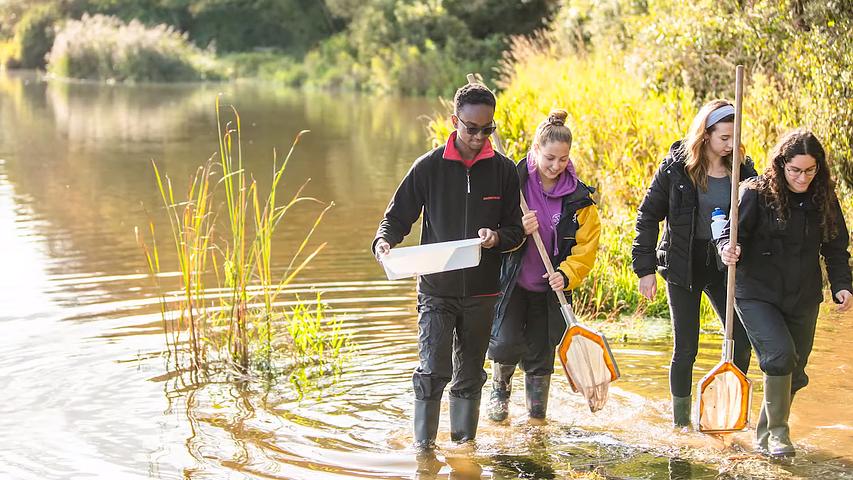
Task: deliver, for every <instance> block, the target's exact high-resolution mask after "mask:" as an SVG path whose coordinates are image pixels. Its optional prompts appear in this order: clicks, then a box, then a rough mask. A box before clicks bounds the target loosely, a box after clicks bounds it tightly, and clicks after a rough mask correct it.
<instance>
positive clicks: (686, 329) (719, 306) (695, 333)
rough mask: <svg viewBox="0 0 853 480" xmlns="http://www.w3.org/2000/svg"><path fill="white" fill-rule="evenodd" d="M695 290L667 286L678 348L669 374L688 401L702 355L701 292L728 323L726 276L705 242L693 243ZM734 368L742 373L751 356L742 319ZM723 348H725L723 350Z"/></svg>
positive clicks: (738, 325) (736, 327) (735, 332)
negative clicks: (700, 331) (700, 345)
mask: <svg viewBox="0 0 853 480" xmlns="http://www.w3.org/2000/svg"><path fill="white" fill-rule="evenodd" d="M691 261H692V262H693V272H692V274H693V290H692V291H691V290H688V289H686V288H684V287H681V286H679V285H675V284H672V283H670V282H667V283H666V294H667V298H668V299H669V314H670V317H671V318H672V329H673V336H674V339H675V344H674V346H673V350H672V362H671V364H670V370H669V390H670V392H671V393H672V395H674V396H676V397H689V396H690V394H691V391H692V389H693V364H694V363H695V362H696V354H697V353H699V304H700V301H701V299H702V292H705V295H706V296H707V297H708V300H710V301H711V305H712V306H713V307H714V311H716V312H717V316H718V318H719V319H720V321H721V322H723V323H725V321H726V273H725V272H722V271H720V270H719V268H717V259H716V253H715V252H714V249H713V245H712V244H709V242H708V241H706V240H699V241H696V242H694V243H693V258H692V259H691ZM732 337H733V339H734V342H735V348H734V364H735V365H736V366H737V367H738V368H739V369H741V371H742V372H743V373H746V372H747V369H748V368H749V359H750V357H751V355H752V351H751V349H750V344H749V337H747V335H746V331H745V330H744V328H743V325H742V324H741V321H740V319H739V318H736V319H735V324H734V330H733V334H732ZM721 348H722V347H721Z"/></svg>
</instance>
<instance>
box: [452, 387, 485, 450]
mask: <svg viewBox="0 0 853 480" xmlns="http://www.w3.org/2000/svg"><path fill="white" fill-rule="evenodd" d="M479 420H480V397H479V396H478V397H477V398H459V397H454V396H453V395H450V439H451V440H453V441H454V442H468V441H471V440H474V438H475V437H476V436H477V423H478V421H479Z"/></svg>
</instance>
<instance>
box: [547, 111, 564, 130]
mask: <svg viewBox="0 0 853 480" xmlns="http://www.w3.org/2000/svg"><path fill="white" fill-rule="evenodd" d="M567 118H569V112H567V111H565V110H563V109H556V110H551V113H549V114H548V125H555V126H558V127H561V126H563V125H565V124H566V119H567Z"/></svg>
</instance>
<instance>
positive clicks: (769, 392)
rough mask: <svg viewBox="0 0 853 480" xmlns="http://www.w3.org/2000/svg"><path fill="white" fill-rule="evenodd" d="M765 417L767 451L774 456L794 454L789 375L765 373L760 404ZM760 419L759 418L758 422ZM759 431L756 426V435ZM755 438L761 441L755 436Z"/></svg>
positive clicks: (790, 455)
mask: <svg viewBox="0 0 853 480" xmlns="http://www.w3.org/2000/svg"><path fill="white" fill-rule="evenodd" d="M762 409H763V410H764V414H765V416H766V417H767V427H766V428H767V453H769V454H770V455H773V456H774V457H792V456H794V455H795V453H796V451H795V450H794V444H793V443H792V442H791V432H790V428H789V427H788V416H789V415H790V414H791V375H790V374H789V375H779V376H775V375H765V376H764V401H763V405H762ZM760 421H761V420H760V419H759V422H760ZM758 435H760V432H759V431H758V429H757V428H756V436H758ZM756 440H758V441H759V442H760V441H761V439H760V438H758V437H756Z"/></svg>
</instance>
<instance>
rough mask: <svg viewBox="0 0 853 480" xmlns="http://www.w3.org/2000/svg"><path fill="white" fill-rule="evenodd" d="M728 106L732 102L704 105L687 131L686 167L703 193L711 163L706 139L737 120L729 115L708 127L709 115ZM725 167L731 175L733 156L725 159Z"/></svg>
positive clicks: (688, 174)
mask: <svg viewBox="0 0 853 480" xmlns="http://www.w3.org/2000/svg"><path fill="white" fill-rule="evenodd" d="M726 105H731V102H729V101H728V100H711V101H710V102H708V103H706V104H705V105H703V106H702V108H701V109H699V113H697V114H696V116H695V117H693V123H691V124H690V130H688V131H687V136H686V137H684V141H683V142H682V143H681V149H682V151H683V152H684V154H685V156H686V157H687V161H686V164H687V166H686V167H685V170H686V171H687V176H688V177H690V180H691V181H692V182H693V185H694V186H696V188H699V189H701V190H702V191H703V192H705V191H707V190H708V164H709V163H710V160H709V159H708V155H706V154H705V140H706V137H707V136H708V135H710V134H712V133H713V132H714V130H716V128H717V125H719V124H721V123H732V122H734V119H735V117H734V115H727V116H725V117H723V118H722V119H720V121H719V122H717V123H715V124H714V125H711V126H710V127H708V126H707V125H708V115H710V114H711V112H713V111H714V110H716V109H718V108H720V107H724V106H726ZM741 153H743V145H741ZM723 165H725V166H726V169H727V170H728V171H729V173H731V171H732V156H731V154H729V155H726V156H725V157H723Z"/></svg>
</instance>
